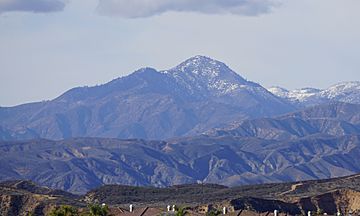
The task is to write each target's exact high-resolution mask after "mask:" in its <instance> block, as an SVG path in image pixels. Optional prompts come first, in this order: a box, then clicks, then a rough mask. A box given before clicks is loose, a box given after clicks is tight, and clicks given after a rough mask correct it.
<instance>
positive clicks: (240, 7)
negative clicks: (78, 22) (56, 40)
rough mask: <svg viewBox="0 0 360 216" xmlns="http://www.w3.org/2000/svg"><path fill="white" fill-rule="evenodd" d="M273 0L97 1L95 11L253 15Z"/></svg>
mask: <svg viewBox="0 0 360 216" xmlns="http://www.w3.org/2000/svg"><path fill="white" fill-rule="evenodd" d="M276 4H277V3H276V2H275V1H274V0H99V5H98V8H97V10H98V12H99V13H100V14H102V15H107V16H120V17H124V18H138V17H149V16H154V15H158V14H161V13H164V12H167V11H180V12H181V11H187V12H198V13H206V14H237V15H243V16H257V15H260V14H263V13H268V12H269V11H270V10H271V9H272V7H274V6H275V5H276Z"/></svg>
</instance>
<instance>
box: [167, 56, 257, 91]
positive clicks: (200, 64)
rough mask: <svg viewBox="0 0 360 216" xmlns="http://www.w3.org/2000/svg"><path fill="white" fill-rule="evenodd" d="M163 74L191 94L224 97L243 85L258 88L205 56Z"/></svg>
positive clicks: (189, 60)
mask: <svg viewBox="0 0 360 216" xmlns="http://www.w3.org/2000/svg"><path fill="white" fill-rule="evenodd" d="M163 73H166V74H170V75H172V76H173V77H174V78H175V79H176V81H177V83H179V84H180V85H184V86H186V88H187V89H189V90H190V91H191V93H195V92H200V93H202V94H210V95H224V94H227V93H231V92H233V91H235V90H237V89H239V88H241V87H244V86H245V85H249V86H256V87H258V85H256V84H254V83H251V82H248V81H246V80H245V79H244V78H242V77H241V76H240V75H238V74H237V73H235V72H234V71H233V70H231V69H230V68H229V67H228V66H227V65H225V64H224V63H222V62H219V61H217V60H214V59H211V58H209V57H205V56H195V57H192V58H190V59H188V60H186V61H184V62H182V63H181V64H180V65H178V66H176V67H174V68H172V69H170V70H166V71H163Z"/></svg>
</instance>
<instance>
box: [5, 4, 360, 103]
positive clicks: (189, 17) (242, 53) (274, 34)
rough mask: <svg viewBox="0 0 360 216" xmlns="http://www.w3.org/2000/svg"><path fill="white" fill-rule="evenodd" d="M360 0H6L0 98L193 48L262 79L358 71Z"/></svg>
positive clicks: (46, 95) (359, 75)
mask: <svg viewBox="0 0 360 216" xmlns="http://www.w3.org/2000/svg"><path fill="white" fill-rule="evenodd" d="M359 10H360V1H358V0H276V1H275V0H274V1H272V0H269V1H267V0H227V1H217V0H171V1H170V0H152V1H149V0H0V67H1V69H0V76H1V77H0V78H1V79H0V92H1V94H0V105H1V106H13V105H16V104H21V103H25V102H31V101H41V100H47V99H52V98H55V97H56V96H58V95H60V94H61V93H63V92H64V91H66V90H68V89H70V88H72V87H75V86H84V85H89V86H91V85H96V84H101V83H105V82H107V81H110V80H112V79H114V78H117V77H119V76H124V75H127V74H129V73H131V72H133V71H134V70H136V69H138V68H141V67H145V66H151V67H154V68H157V69H159V70H160V69H167V68H171V67H173V66H175V65H177V64H178V63H180V62H181V61H183V60H185V59H187V58H189V57H191V56H194V55H198V54H200V55H206V56H210V57H212V58H215V59H218V60H220V61H223V62H225V63H226V64H227V65H229V66H230V67H231V68H232V69H234V70H235V71H236V72H238V73H239V74H240V75H242V76H243V77H245V78H247V79H249V80H252V81H255V82H259V83H260V84H262V85H263V86H265V87H270V86H273V85H279V86H283V87H286V88H289V89H294V88H301V87H317V88H326V87H328V86H330V85H332V84H335V83H337V82H341V81H349V80H360V71H359V69H360V28H359V26H360V23H359V22H360V21H359V20H360V13H359Z"/></svg>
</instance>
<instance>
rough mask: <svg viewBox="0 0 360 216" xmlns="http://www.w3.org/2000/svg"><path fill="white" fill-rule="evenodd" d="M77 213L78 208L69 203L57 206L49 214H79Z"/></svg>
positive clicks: (62, 215)
mask: <svg viewBox="0 0 360 216" xmlns="http://www.w3.org/2000/svg"><path fill="white" fill-rule="evenodd" d="M77 215H78V211H77V209H75V208H74V207H72V206H69V205H63V206H60V207H56V208H55V209H53V210H52V211H51V212H50V213H49V216H77Z"/></svg>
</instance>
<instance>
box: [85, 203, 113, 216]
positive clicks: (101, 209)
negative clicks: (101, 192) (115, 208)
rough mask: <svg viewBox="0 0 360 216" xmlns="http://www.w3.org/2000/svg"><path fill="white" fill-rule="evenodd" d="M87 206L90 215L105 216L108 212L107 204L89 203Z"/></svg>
mask: <svg viewBox="0 0 360 216" xmlns="http://www.w3.org/2000/svg"><path fill="white" fill-rule="evenodd" d="M88 207H89V212H90V215H91V216H107V215H108V212H109V207H108V206H107V205H101V206H100V205H99V204H90V205H89V206H88Z"/></svg>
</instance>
